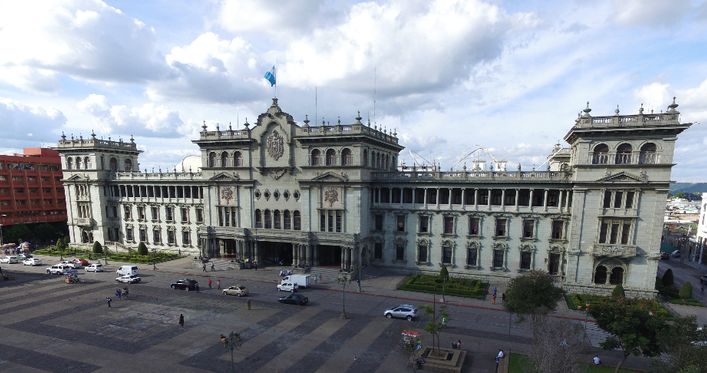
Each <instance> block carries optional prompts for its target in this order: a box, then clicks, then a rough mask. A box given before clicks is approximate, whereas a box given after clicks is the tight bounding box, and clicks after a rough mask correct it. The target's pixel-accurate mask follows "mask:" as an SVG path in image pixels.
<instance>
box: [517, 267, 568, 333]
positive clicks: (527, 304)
mask: <svg viewBox="0 0 707 373" xmlns="http://www.w3.org/2000/svg"><path fill="white" fill-rule="evenodd" d="M561 298H562V290H561V289H559V288H557V287H555V285H554V283H553V279H552V277H551V276H550V275H548V274H547V272H544V271H530V272H528V273H527V274H525V275H523V276H518V277H516V278H514V279H512V280H511V281H510V282H509V283H508V289H507V290H506V302H505V303H504V304H503V305H504V306H505V307H506V309H508V311H510V312H512V313H515V314H517V315H519V316H520V317H521V318H522V317H523V316H524V315H530V316H531V318H532V319H533V321H535V320H536V318H537V317H538V316H541V315H544V314H546V313H548V312H549V311H551V310H553V309H555V307H556V306H557V301H559V300H560V299H561Z"/></svg>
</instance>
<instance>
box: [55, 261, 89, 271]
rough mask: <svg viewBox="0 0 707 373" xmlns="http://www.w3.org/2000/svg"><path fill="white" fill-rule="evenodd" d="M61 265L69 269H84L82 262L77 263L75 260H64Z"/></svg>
mask: <svg viewBox="0 0 707 373" xmlns="http://www.w3.org/2000/svg"><path fill="white" fill-rule="evenodd" d="M59 264H63V265H65V266H67V267H69V268H73V269H81V268H83V266H82V265H81V263H80V262H79V263H77V262H76V261H74V260H62V261H61V262H60V263H59Z"/></svg>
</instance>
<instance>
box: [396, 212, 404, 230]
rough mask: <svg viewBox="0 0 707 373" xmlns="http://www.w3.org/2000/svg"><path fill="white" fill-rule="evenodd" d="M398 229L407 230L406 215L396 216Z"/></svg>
mask: <svg viewBox="0 0 707 373" xmlns="http://www.w3.org/2000/svg"><path fill="white" fill-rule="evenodd" d="M396 220H397V223H396V225H397V226H396V229H397V231H398V232H405V215H398V216H396Z"/></svg>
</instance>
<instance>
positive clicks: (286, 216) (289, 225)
mask: <svg viewBox="0 0 707 373" xmlns="http://www.w3.org/2000/svg"><path fill="white" fill-rule="evenodd" d="M283 217H284V219H283V220H284V221H285V224H284V226H283V228H284V229H292V221H291V220H290V210H285V213H284V214H283Z"/></svg>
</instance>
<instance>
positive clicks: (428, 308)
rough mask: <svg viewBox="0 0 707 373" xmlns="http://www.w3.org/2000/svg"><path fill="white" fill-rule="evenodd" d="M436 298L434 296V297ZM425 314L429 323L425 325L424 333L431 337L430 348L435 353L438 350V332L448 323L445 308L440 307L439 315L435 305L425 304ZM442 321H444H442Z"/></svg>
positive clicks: (443, 306)
mask: <svg viewBox="0 0 707 373" xmlns="http://www.w3.org/2000/svg"><path fill="white" fill-rule="evenodd" d="M435 296H436V295H435ZM423 309H424V310H425V313H426V314H428V315H430V321H428V322H427V324H425V331H427V332H428V333H430V334H431V335H432V348H433V349H434V350H435V351H438V350H439V332H440V331H441V330H442V328H443V327H444V324H446V322H448V321H449V314H448V313H447V306H445V305H441V306H440V307H439V313H438V312H437V303H436V302H435V303H433V304H432V305H429V304H426V305H424V306H423ZM443 320H444V321H443Z"/></svg>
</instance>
